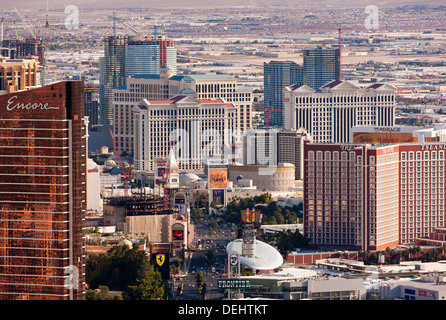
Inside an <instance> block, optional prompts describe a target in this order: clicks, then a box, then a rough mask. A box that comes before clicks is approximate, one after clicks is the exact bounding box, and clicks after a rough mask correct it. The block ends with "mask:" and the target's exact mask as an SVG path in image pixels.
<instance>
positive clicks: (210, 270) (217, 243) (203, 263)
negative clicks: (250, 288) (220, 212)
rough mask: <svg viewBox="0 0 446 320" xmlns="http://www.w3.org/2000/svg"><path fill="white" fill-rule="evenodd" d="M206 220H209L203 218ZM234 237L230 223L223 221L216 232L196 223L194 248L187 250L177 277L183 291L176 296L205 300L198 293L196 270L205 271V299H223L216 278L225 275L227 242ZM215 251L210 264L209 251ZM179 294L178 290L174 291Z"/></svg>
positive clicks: (176, 284)
mask: <svg viewBox="0 0 446 320" xmlns="http://www.w3.org/2000/svg"><path fill="white" fill-rule="evenodd" d="M204 223H206V220H205V221H204ZM234 239H235V234H234V233H233V232H231V230H230V226H228V225H222V226H219V227H218V228H217V232H216V233H215V234H212V235H210V234H209V227H208V226H207V225H206V224H196V225H195V242H194V243H193V245H192V246H191V247H192V249H191V250H190V251H188V252H187V253H186V258H185V263H184V269H183V270H182V274H183V275H182V276H181V277H179V278H177V279H176V280H175V288H177V287H178V285H182V288H183V290H182V293H181V295H180V296H177V295H176V296H175V299H177V300H203V296H202V295H201V294H199V293H198V288H197V273H198V272H200V271H201V272H202V273H203V280H202V281H203V283H206V294H205V299H206V300H221V299H223V297H224V291H223V290H221V289H219V288H217V279H220V278H226V277H227V276H226V268H227V253H226V246H227V244H228V243H229V242H230V241H232V240H234ZM208 252H210V253H211V255H212V264H209V261H208V255H209V253H208ZM175 294H176V291H175Z"/></svg>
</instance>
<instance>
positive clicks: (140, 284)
mask: <svg viewBox="0 0 446 320" xmlns="http://www.w3.org/2000/svg"><path fill="white" fill-rule="evenodd" d="M157 280H160V279H157ZM157 280H156V279H151V280H149V279H138V280H137V281H136V285H133V286H128V287H127V288H126V290H125V291H124V292H123V294H122V296H123V298H124V300H161V299H163V297H164V289H163V287H162V286H161V285H160V283H158V285H154V282H155V281H157Z"/></svg>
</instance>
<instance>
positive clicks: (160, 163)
mask: <svg viewBox="0 0 446 320" xmlns="http://www.w3.org/2000/svg"><path fill="white" fill-rule="evenodd" d="M153 162H154V164H155V170H154V172H155V177H154V179H155V182H156V183H157V184H160V183H162V182H163V181H164V175H165V173H166V168H167V159H166V158H156V159H154V160H153Z"/></svg>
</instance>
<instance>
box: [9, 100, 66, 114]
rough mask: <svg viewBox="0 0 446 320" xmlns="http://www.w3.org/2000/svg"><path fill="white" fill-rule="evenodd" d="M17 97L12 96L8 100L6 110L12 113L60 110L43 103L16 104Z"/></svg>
mask: <svg viewBox="0 0 446 320" xmlns="http://www.w3.org/2000/svg"><path fill="white" fill-rule="evenodd" d="M16 99H17V96H12V97H11V98H9V100H8V105H7V106H6V110H8V111H12V110H14V109H16V110H20V109H21V110H50V109H59V107H50V105H49V103H41V102H34V103H32V102H29V103H16V102H15V100H16Z"/></svg>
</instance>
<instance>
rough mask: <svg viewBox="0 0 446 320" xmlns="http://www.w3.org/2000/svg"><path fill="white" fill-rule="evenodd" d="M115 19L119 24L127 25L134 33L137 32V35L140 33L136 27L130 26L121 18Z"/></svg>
mask: <svg viewBox="0 0 446 320" xmlns="http://www.w3.org/2000/svg"><path fill="white" fill-rule="evenodd" d="M116 21H118V22H119V23H120V24H122V25H124V26H125V27H127V28H128V29H130V30H132V31H133V32H134V33H135V34H137V35H138V36H140V35H141V32H139V31H138V30H137V29H136V28H134V27H132V26H131V25H129V24H128V23H127V22H124V21H122V20H121V19H117V20H116Z"/></svg>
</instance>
